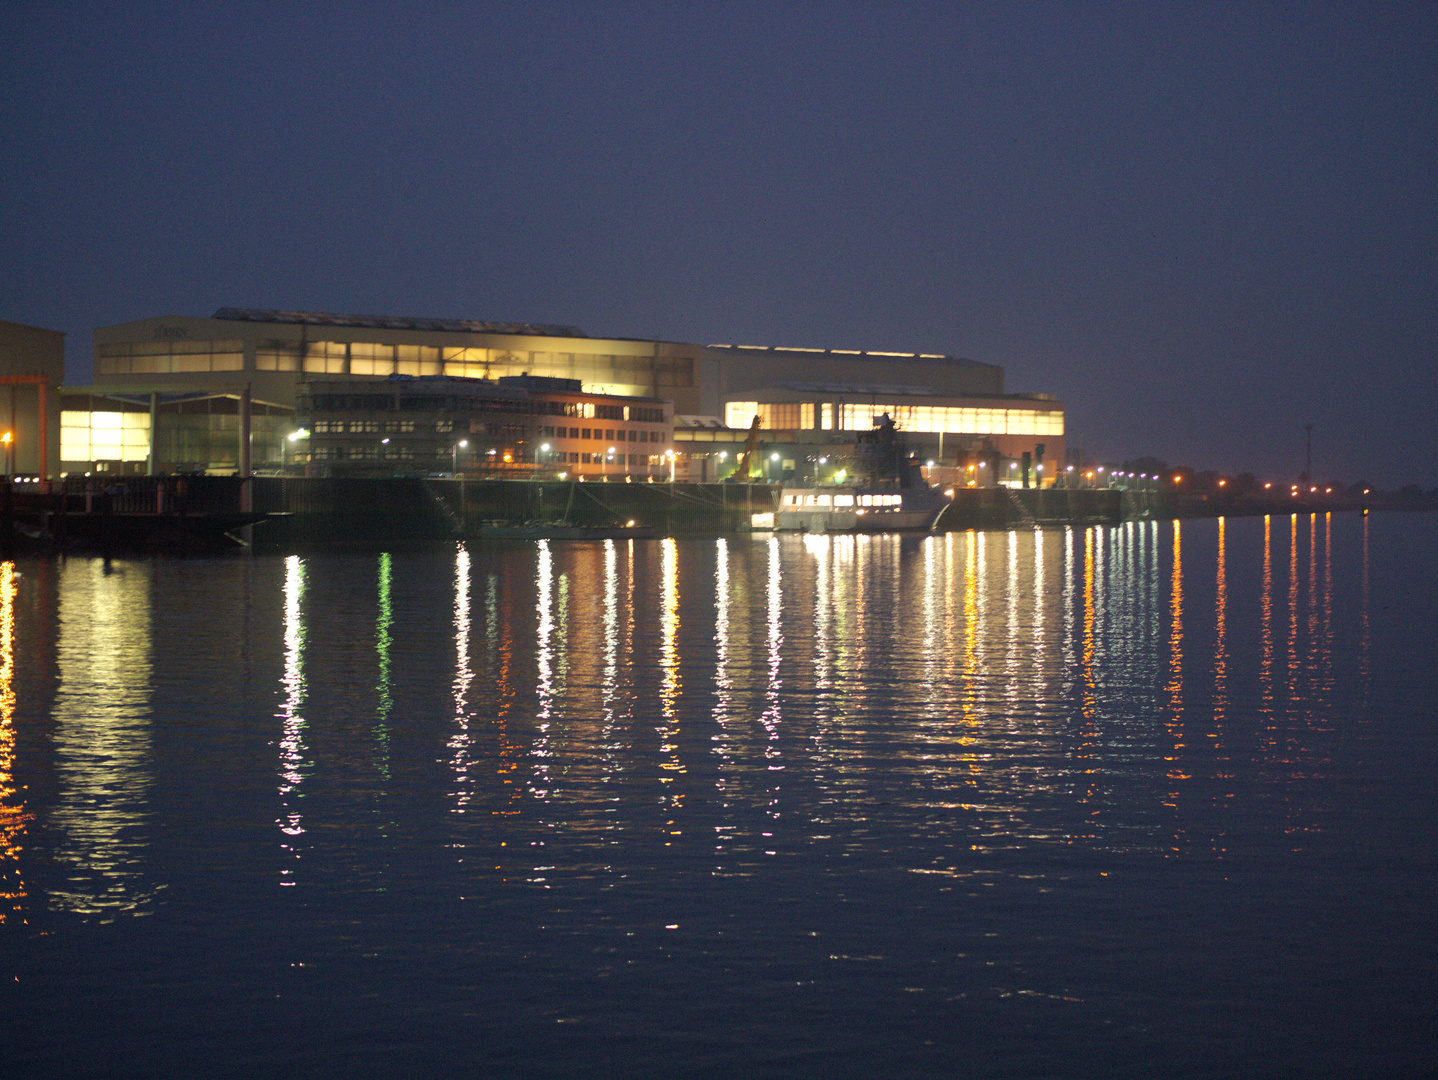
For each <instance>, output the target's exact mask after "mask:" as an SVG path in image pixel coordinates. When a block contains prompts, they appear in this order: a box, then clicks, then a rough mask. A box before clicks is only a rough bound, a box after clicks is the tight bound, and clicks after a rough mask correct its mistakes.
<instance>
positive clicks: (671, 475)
mask: <svg viewBox="0 0 1438 1080" xmlns="http://www.w3.org/2000/svg"><path fill="white" fill-rule="evenodd" d="M665 456H666V457H667V458H668V459H669V482H670V483H671V484H672V483H674V451H673V449H670V450H667V451H665Z"/></svg>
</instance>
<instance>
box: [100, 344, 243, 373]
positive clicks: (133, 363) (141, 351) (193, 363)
mask: <svg viewBox="0 0 1438 1080" xmlns="http://www.w3.org/2000/svg"><path fill="white" fill-rule="evenodd" d="M244 367H245V345H244V342H243V341H241V340H239V339H238V338H222V339H217V340H208V341H206V340H190V341H134V342H130V341H120V342H107V343H105V344H102V345H100V346H98V347H97V349H96V353H95V374H96V375H180V374H191V373H195V372H209V371H243V370H244Z"/></svg>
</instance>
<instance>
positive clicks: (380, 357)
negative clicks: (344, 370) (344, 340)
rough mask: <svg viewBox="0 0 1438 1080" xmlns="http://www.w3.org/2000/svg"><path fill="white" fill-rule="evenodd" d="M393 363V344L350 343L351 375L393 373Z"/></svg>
mask: <svg viewBox="0 0 1438 1080" xmlns="http://www.w3.org/2000/svg"><path fill="white" fill-rule="evenodd" d="M394 365H395V356H394V346H393V345H370V344H367V343H364V342H358V341H357V342H354V343H353V344H351V345H350V374H351V375H393V374H394V370H395V368H394Z"/></svg>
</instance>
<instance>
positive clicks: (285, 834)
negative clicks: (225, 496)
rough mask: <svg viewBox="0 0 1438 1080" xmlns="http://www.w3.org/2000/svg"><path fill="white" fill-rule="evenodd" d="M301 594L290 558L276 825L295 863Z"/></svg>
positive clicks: (288, 880)
mask: <svg viewBox="0 0 1438 1080" xmlns="http://www.w3.org/2000/svg"><path fill="white" fill-rule="evenodd" d="M304 593H305V565H304V562H303V561H302V560H301V559H300V558H299V557H298V556H296V555H291V556H290V557H289V558H287V559H286V560H285V671H284V675H283V676H282V677H281V678H280V686H281V687H282V688H283V690H284V700H283V702H282V703H281V705H280V711H279V713H278V716H279V719H280V769H279V771H280V787H279V794H280V816H279V817H278V818H277V819H276V821H275V823H276V824H277V825H279V827H280V850H282V851H285V852H288V853H289V855H290V856H291V858H292V859H294V860H298V859H299V858H300V851H299V847H298V841H299V837H301V836H303V835H304V831H305V829H304V820H303V815H301V813H300V810H299V803H300V799H301V798H303V796H304V792H303V791H302V790H301V785H302V784H303V783H304V778H305V773H306V772H307V771H308V769H309V763H308V762H307V761H306V760H305V753H306V747H305V742H304V731H305V719H304V716H303V714H302V712H301V710H302V709H303V707H304V702H305V669H304V662H305V624H304V612H303V604H304ZM280 884H281V885H294V884H295V868H294V867H293V866H285V867H282V868H281V870H280Z"/></svg>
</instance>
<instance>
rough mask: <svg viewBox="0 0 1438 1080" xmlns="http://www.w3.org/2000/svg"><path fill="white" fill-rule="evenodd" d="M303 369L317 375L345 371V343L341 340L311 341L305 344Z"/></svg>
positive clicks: (337, 373) (335, 373) (340, 373)
mask: <svg viewBox="0 0 1438 1080" xmlns="http://www.w3.org/2000/svg"><path fill="white" fill-rule="evenodd" d="M304 369H305V370H306V371H308V372H312V373H314V374H318V375H343V374H344V373H345V345H344V342H342V341H311V342H310V343H309V344H308V345H306V346H305V360H304Z"/></svg>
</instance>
